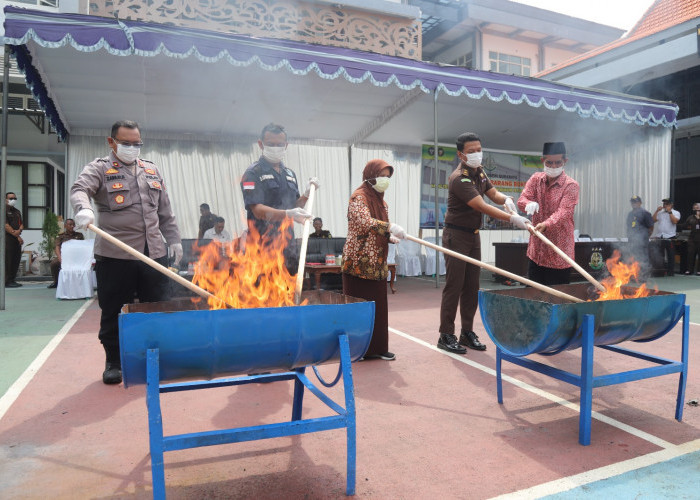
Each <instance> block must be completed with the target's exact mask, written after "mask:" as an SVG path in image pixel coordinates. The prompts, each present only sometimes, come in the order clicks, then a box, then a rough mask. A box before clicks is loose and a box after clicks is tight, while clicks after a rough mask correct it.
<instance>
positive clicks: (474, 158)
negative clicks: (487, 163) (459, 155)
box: [465, 151, 484, 168]
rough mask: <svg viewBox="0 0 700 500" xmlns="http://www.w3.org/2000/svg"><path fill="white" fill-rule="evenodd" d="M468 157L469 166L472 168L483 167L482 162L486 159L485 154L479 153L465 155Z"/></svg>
mask: <svg viewBox="0 0 700 500" xmlns="http://www.w3.org/2000/svg"><path fill="white" fill-rule="evenodd" d="M465 156H466V157H467V162H466V163H467V166H468V167H471V168H477V167H479V165H481V160H482V159H483V158H484V154H483V153H482V152H481V151H479V152H478V153H469V154H467V155H465Z"/></svg>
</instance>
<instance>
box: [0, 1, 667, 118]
mask: <svg viewBox="0 0 700 500" xmlns="http://www.w3.org/2000/svg"><path fill="white" fill-rule="evenodd" d="M5 15H6V19H5V43H8V44H11V45H13V46H18V47H21V46H25V45H26V44H27V43H28V42H30V41H31V42H34V43H36V44H38V45H40V46H41V47H46V48H57V47H63V46H66V45H69V46H72V47H73V48H75V49H76V50H78V51H82V52H94V51H97V50H100V49H104V50H106V51H107V52H109V53H110V54H114V55H118V56H134V55H135V56H142V57H152V56H156V55H159V54H162V55H167V56H169V57H172V58H196V59H198V60H200V61H203V62H209V63H214V62H219V61H222V60H224V61H227V62H228V63H230V64H232V65H234V66H239V67H245V66H251V65H257V66H258V67H260V68H262V69H265V70H270V71H280V70H284V71H288V72H291V73H293V74H296V75H306V74H309V73H312V72H313V73H316V74H317V75H318V76H320V77H321V78H324V79H329V80H332V79H337V78H344V79H345V80H347V81H348V82H352V83H361V82H370V83H371V84H373V85H375V86H380V87H388V86H396V87H398V88H401V89H404V90H410V89H413V88H420V89H421V90H422V91H424V92H434V91H438V92H441V93H442V92H444V93H447V94H449V95H452V96H460V95H465V96H467V97H469V98H472V99H481V98H483V97H486V98H488V99H490V100H492V101H503V100H506V101H508V102H510V103H512V104H522V103H526V104H528V105H529V106H532V107H538V108H539V107H545V108H547V109H550V110H564V111H567V112H572V113H577V114H578V115H580V116H583V117H593V118H596V119H601V120H602V119H606V120H612V121H621V122H626V123H636V124H638V125H650V126H663V127H673V126H674V125H675V124H676V114H677V111H678V107H677V106H676V105H675V104H673V103H664V102H660V101H653V100H649V99H644V98H638V97H633V96H627V95H621V94H615V93H607V92H603V91H597V90H591V89H585V88H577V87H571V86H566V85H562V84H557V83H553V82H549V81H546V80H539V79H535V78H526V77H518V76H512V75H503V74H496V73H491V72H484V71H475V70H468V69H465V68H460V67H454V66H442V65H438V64H433V63H426V62H421V61H413V60H409V59H403V58H399V57H392V56H383V55H378V54H372V53H367V52H360V51H356V50H351V49H343V48H338V47H329V46H321V45H310V44H305V43H301V42H294V41H288V40H275V39H260V38H254V37H249V36H243V35H232V34H223V33H214V32H209V31H204V30H195V29H187V28H180V27H171V26H164V25H157V24H149V23H143V22H135V21H121V20H117V19H108V18H104V17H96V16H85V15H78V14H54V13H46V12H38V11H32V10H29V9H21V8H15V7H9V6H8V7H5ZM15 52H16V53H17V55H18V61H20V64H21V66H22V68H23V69H24V70H25V71H26V72H27V79H28V81H29V83H30V85H31V87H32V88H33V90H34V93H35V95H36V96H37V98H38V99H39V102H40V103H41V104H42V106H43V107H44V109H45V110H46V112H47V114H49V116H50V118H51V119H52V122H53V121H54V120H57V121H58V122H59V126H57V127H56V128H60V129H63V125H62V124H60V120H59V119H58V115H57V113H56V112H55V107H53V105H52V104H51V103H50V99H48V96H46V95H45V94H46V90H45V89H44V88H43V85H41V82H40V78H39V76H38V75H37V74H36V73H35V72H32V70H31V68H30V66H31V60H30V57H29V54H28V53H27V51H26V50H21V49H18V48H17V47H15ZM54 125H55V126H56V122H54ZM63 130H65V129H63Z"/></svg>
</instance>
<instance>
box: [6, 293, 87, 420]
mask: <svg viewBox="0 0 700 500" xmlns="http://www.w3.org/2000/svg"><path fill="white" fill-rule="evenodd" d="M94 300H95V299H94V298H93V299H90V300H88V301H86V302H85V304H83V305H82V306H81V307H80V309H78V310H77V311H76V312H75V314H73V316H71V318H70V319H69V320H68V321H66V323H65V324H64V325H63V328H61V329H60V330H59V331H58V333H57V334H56V335H54V337H53V338H52V339H51V340H49V343H48V344H46V347H44V348H43V349H42V351H41V352H40V353H39V354H38V355H37V357H36V358H34V361H32V364H30V365H29V367H28V368H27V369H26V370H24V373H22V375H20V376H19V378H18V379H17V380H15V383H14V384H12V385H11V386H10V387H9V389H7V392H6V393H5V394H4V395H3V396H2V397H1V398H0V419H2V417H4V416H5V413H7V410H9V409H10V406H12V404H13V403H14V402H15V401H16V400H17V398H18V397H19V395H20V394H22V391H23V390H24V388H25V387H27V385H28V384H29V382H31V380H32V379H33V378H34V375H36V373H37V372H38V371H39V368H41V367H42V365H43V364H44V363H45V362H46V360H47V359H49V356H51V353H52V352H53V351H54V350H55V349H56V347H58V344H60V343H61V340H63V337H65V336H66V334H67V333H68V331H69V330H70V329H71V328H73V325H74V324H75V323H76V321H78V319H79V318H80V316H81V315H82V314H83V312H84V311H85V309H87V308H88V306H89V305H90V304H92V302H93V301H94Z"/></svg>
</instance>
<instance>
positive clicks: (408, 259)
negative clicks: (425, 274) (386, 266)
mask: <svg viewBox="0 0 700 500" xmlns="http://www.w3.org/2000/svg"><path fill="white" fill-rule="evenodd" d="M420 250H421V245H420V244H419V243H416V242H415V241H410V240H402V241H401V242H400V243H399V244H398V248H397V249H396V274H398V275H399V276H420V275H421V268H420Z"/></svg>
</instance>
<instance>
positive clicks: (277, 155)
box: [262, 146, 287, 163]
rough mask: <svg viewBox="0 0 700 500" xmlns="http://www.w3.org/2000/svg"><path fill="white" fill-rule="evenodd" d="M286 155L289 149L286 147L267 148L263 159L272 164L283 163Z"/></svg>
mask: <svg viewBox="0 0 700 500" xmlns="http://www.w3.org/2000/svg"><path fill="white" fill-rule="evenodd" d="M286 154H287V148H285V147H284V146H265V147H264V148H263V152H262V155H263V157H264V158H265V159H266V160H267V161H269V162H270V163H282V161H283V160H284V157H285V155H286Z"/></svg>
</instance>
